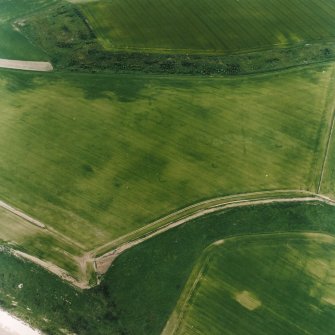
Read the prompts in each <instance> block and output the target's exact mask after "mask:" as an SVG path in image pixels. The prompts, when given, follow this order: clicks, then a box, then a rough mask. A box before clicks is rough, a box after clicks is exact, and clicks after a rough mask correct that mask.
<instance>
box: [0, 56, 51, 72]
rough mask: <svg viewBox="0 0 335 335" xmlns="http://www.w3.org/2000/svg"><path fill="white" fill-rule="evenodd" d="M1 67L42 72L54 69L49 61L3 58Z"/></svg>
mask: <svg viewBox="0 0 335 335" xmlns="http://www.w3.org/2000/svg"><path fill="white" fill-rule="evenodd" d="M0 68H4V69H15V70H25V71H41V72H50V71H52V70H53V67H52V65H51V63H49V62H32V61H22V60H12V59H3V58H0Z"/></svg>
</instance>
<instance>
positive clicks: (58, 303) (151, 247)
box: [0, 203, 335, 335]
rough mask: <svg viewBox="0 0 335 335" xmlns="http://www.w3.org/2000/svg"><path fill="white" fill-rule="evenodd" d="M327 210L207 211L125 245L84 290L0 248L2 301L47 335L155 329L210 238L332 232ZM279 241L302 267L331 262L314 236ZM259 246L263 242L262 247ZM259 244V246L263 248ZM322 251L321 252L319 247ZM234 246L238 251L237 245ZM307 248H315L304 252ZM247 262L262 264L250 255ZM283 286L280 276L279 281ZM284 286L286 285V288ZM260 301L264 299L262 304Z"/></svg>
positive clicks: (146, 334) (332, 211)
mask: <svg viewBox="0 0 335 335" xmlns="http://www.w3.org/2000/svg"><path fill="white" fill-rule="evenodd" d="M334 215H335V207H333V206H328V205H320V204H317V203H315V204H308V205H306V204H276V205H267V206H255V207H244V208H237V209H231V210H228V211H222V212H220V213H216V214H212V215H208V216H206V217H202V218H199V219H197V220H195V221H193V222H190V223H188V224H185V225H184V226H180V227H178V228H176V229H173V230H170V231H168V232H167V233H165V234H162V235H159V236H157V237H155V238H153V239H150V240H148V241H146V242H145V243H143V244H141V245H138V246H136V247H134V248H133V249H130V250H129V251H127V252H126V253H124V254H122V255H121V256H120V257H119V258H118V259H117V260H116V262H115V263H114V265H113V266H112V267H111V268H110V270H109V272H108V273H107V275H106V276H105V277H104V278H103V281H102V283H101V285H100V286H98V287H95V288H93V289H90V290H85V291H79V290H76V289H74V288H73V287H71V286H69V285H68V284H67V283H64V282H63V281H61V280H60V279H59V278H58V277H56V276H53V275H51V274H49V273H48V272H46V271H45V270H43V269H40V268H38V267H37V266H35V265H33V264H31V263H27V262H22V261H20V260H18V259H17V258H15V257H12V256H10V255H8V254H6V253H0V263H1V267H0V278H1V280H0V302H1V306H3V307H6V309H7V310H10V311H11V313H14V314H17V315H19V316H20V317H22V318H24V319H26V320H30V321H31V323H33V324H35V325H36V326H38V327H39V328H40V329H42V330H46V331H47V333H48V334H51V335H60V334H62V332H61V331H60V330H59V329H67V330H69V331H70V332H71V331H72V332H77V333H78V334H81V335H91V334H92V333H94V334H97V335H107V334H108V335H110V334H114V333H115V334H120V333H122V332H123V333H124V334H138V335H158V334H161V332H162V330H163V328H164V326H165V324H166V322H167V320H168V319H169V317H170V315H171V313H172V311H173V310H175V307H176V305H177V302H178V300H179V298H180V296H181V294H182V293H183V291H184V287H185V285H186V283H187V281H188V278H189V277H190V275H191V273H192V270H193V269H194V267H195V266H196V265H197V264H198V261H199V259H200V258H201V255H202V254H203V251H204V250H205V249H206V248H207V247H208V246H209V245H211V244H212V243H213V242H215V241H217V240H220V239H227V238H229V237H233V236H241V235H253V234H256V235H259V234H262V233H287V232H301V233H306V232H318V233H326V234H330V235H333V234H335V228H334V224H333V221H334V220H333V218H334ZM301 240H302V239H299V241H301ZM283 241H285V242H289V246H292V248H295V249H296V250H297V251H296V253H293V252H292V253H291V255H292V256H294V255H299V253H300V252H301V251H302V250H303V257H304V258H303V259H302V266H303V263H304V261H303V260H305V262H306V263H307V261H310V262H311V263H310V264H312V265H314V263H313V257H315V258H317V256H318V257H319V258H320V259H321V258H323V259H324V262H325V264H326V265H327V266H330V265H331V264H333V262H328V261H327V260H328V259H331V257H332V255H333V250H334V247H333V245H326V247H325V248H324V246H323V242H322V240H321V241H320V242H319V244H318V242H317V241H316V240H313V239H310V241H309V242H307V239H306V243H305V242H304V243H302V244H294V243H292V238H291V239H290V238H288V239H287V240H284V239H283ZM249 245H251V246H252V247H253V249H252V250H254V251H253V254H254V255H255V256H257V255H259V254H257V253H258V252H260V251H257V249H256V248H255V245H253V244H249ZM224 246H225V245H223V246H222V247H224ZM276 246H277V244H276ZM260 247H261V248H262V245H260ZM264 247H265V245H263V251H264V250H265V249H264ZM278 248H279V249H278V251H283V250H287V249H285V248H287V246H286V245H285V243H282V244H280V243H278ZM313 248H314V249H313ZM243 250H246V249H243V248H242V249H241V253H243ZM322 250H323V251H325V253H322ZM233 251H237V252H238V249H237V250H236V249H233ZM266 251H267V249H266ZM289 251H292V250H291V249H289ZM311 251H313V252H315V254H314V255H311V254H310V252H311ZM243 255H244V254H243ZM267 255H268V256H267ZM287 255H289V253H288V252H287ZM274 256H275V253H274V252H273V249H271V248H270V251H269V253H266V254H265V255H264V259H265V260H270V259H271V257H274ZM281 256H283V257H285V255H280V254H279V255H278V259H277V262H276V261H274V262H272V263H270V264H269V263H268V262H266V263H265V265H269V267H268V268H267V271H266V268H265V267H264V268H263V270H264V273H265V275H268V276H272V275H273V271H272V270H273V268H276V266H279V265H280V264H281V263H280V262H282V260H283V258H281ZM236 257H237V256H236ZM235 259H236V258H235ZM258 260H259V259H258ZM272 260H273V258H272ZM295 260H297V258H295ZM242 261H243V262H244V261H246V260H243V259H242V260H241V262H242ZM228 262H229V259H228ZM229 264H233V263H229ZM240 264H241V263H240ZM252 264H253V265H254V266H256V265H258V266H260V265H261V264H260V263H259V262H257V260H255V262H254V263H252ZM297 264H298V262H296V265H297ZM315 264H319V263H317V262H316V263H315ZM319 265H320V264H319ZM286 269H287V268H286ZM251 270H252V268H251ZM236 271H237V268H236ZM246 271H248V270H246ZM333 271H334V269H333V267H332V266H331V267H329V273H331V272H333ZM297 272H298V271H297V268H294V267H293V268H292V274H294V273H297ZM27 274H29V275H27ZM302 274H303V270H302V269H300V274H299V275H300V276H302ZM286 275H288V272H287V271H285V272H283V273H282V276H283V281H284V279H285V280H286V277H285V276H286ZM277 278H278V280H279V279H280V278H281V277H279V274H278V273H277ZM238 280H239V281H238V283H241V278H238ZM310 282H311V277H309V276H308V275H307V274H306V278H305V281H304V282H303V281H301V283H300V284H301V286H299V285H298V286H299V287H300V288H299V289H300V291H298V292H297V296H296V297H297V298H301V297H304V294H306V292H308V288H309V287H308V283H310ZM20 283H23V288H22V289H21V290H20V289H19V288H18V285H19V284H20ZM303 283H305V284H306V286H305V291H304V292H303V291H301V290H303V285H304V284H303ZM240 285H241V289H244V287H243V286H242V284H240ZM259 285H260V283H259ZM283 285H284V282H282V283H281V286H279V287H283ZM296 285H297V284H296ZM257 287H258V286H257ZM265 287H266V286H265ZM287 288H288V289H290V287H289V286H288V287H287ZM322 288H324V286H322V285H321V286H320V290H319V291H318V288H316V290H315V291H314V293H313V294H314V295H317V293H318V292H320V294H321V293H322V292H321V291H322V290H321V289H322ZM289 292H290V293H292V292H291V291H289ZM299 292H300V293H301V295H299V294H300V293H299ZM278 294H279V293H278ZM274 295H276V294H275V293H274ZM320 297H321V296H320ZM264 299H265V298H264V297H263V303H264V304H265V302H264V301H265V300H264ZM312 299H313V297H311V298H309V299H308V300H307V301H308V302H310V301H311V300H312ZM12 301H15V302H17V306H16V307H15V306H13V305H12ZM313 302H314V304H315V305H316V306H319V307H320V308H323V309H322V310H321V311H320V314H319V316H318V318H317V320H318V321H320V320H321V319H322V318H324V319H323V320H326V315H327V313H331V312H332V310H333V308H332V307H331V306H329V307H328V305H327V304H325V305H322V304H319V300H318V298H317V297H315V301H313ZM301 307H302V306H300V308H301ZM27 308H29V310H28V309H27ZM327 308H328V311H327ZM306 309H307V311H308V312H309V313H313V309H312V308H309V307H308V306H307V307H306ZM307 311H306V312H305V313H307ZM304 315H307V314H304ZM328 315H330V314H328ZM45 319H46V320H49V321H45ZM333 319H334V318H333V317H332V320H333ZM307 322H308V321H306V324H307ZM327 324H328V325H329V326H332V321H331V320H330V321H328V323H327ZM327 324H326V323H325V325H327ZM325 325H324V326H325ZM92 329H94V331H92ZM330 329H331V328H330ZM311 331H313V328H311ZM325 334H327V332H325Z"/></svg>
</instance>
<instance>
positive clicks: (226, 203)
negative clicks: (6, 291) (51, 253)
mask: <svg viewBox="0 0 335 335" xmlns="http://www.w3.org/2000/svg"><path fill="white" fill-rule="evenodd" d="M280 192H281V191H279V193H280ZM274 193H275V192H274ZM290 193H291V194H292V197H289V194H290ZM250 195H252V194H248V196H250ZM254 195H257V198H253V199H243V196H246V195H239V197H242V199H241V198H240V199H238V198H237V197H236V198H235V200H232V199H231V198H229V197H228V199H229V200H228V199H227V198H222V199H221V202H218V200H217V199H215V202H214V204H213V202H211V201H210V200H208V201H206V202H204V203H203V204H205V205H207V207H204V208H201V209H199V208H198V207H197V205H198V204H195V205H192V206H191V207H192V208H194V211H193V212H192V213H187V214H186V215H184V216H181V217H179V218H177V219H176V218H174V219H173V215H169V216H168V218H169V219H170V220H169V221H167V223H166V224H165V225H163V226H160V227H158V228H156V229H155V228H154V227H153V230H152V231H151V232H148V233H144V234H143V235H142V236H139V237H137V238H134V239H133V240H130V241H127V242H124V243H122V244H120V245H119V246H117V247H115V248H114V249H113V250H112V251H109V252H107V253H106V254H104V255H102V256H100V257H96V251H97V249H94V250H91V251H90V252H87V253H84V254H83V255H82V256H81V257H74V260H75V261H76V262H77V263H78V265H79V267H80V269H81V272H82V274H85V273H86V269H87V267H88V266H89V264H93V265H94V269H95V271H96V273H97V274H98V275H102V274H104V273H106V272H107V270H108V269H109V267H110V266H111V264H112V263H113V262H114V260H115V259H116V258H117V257H118V256H119V255H120V254H122V253H123V252H124V251H126V250H128V249H130V248H132V247H134V246H136V245H138V244H140V243H142V242H144V241H146V240H148V239H150V238H153V237H155V236H157V235H159V234H162V233H164V232H166V231H168V230H170V229H173V228H175V227H178V226H180V225H182V224H184V223H187V222H189V221H191V220H194V219H196V218H199V217H202V216H204V215H207V214H210V213H214V212H218V211H222V210H225V209H230V208H237V207H246V206H257V205H265V204H273V203H290V202H296V203H298V202H321V203H325V204H328V205H332V206H335V200H332V199H330V198H328V197H325V196H322V195H319V194H313V193H310V192H303V191H302V192H301V196H300V197H298V196H297V191H287V192H286V194H285V197H284V196H282V197H279V196H278V197H273V193H272V194H271V193H269V192H263V193H262V192H256V193H254ZM293 195H295V196H293ZM303 195H305V196H303ZM271 196H272V197H271ZM213 200H214V199H213ZM0 207H3V208H5V209H7V210H9V211H11V212H13V213H14V214H16V215H18V216H20V217H23V218H24V219H25V220H27V221H29V222H31V220H33V221H36V220H34V219H32V218H30V217H28V216H27V215H26V214H24V213H22V212H20V211H18V210H16V209H14V208H12V207H10V206H9V205H7V204H5V203H4V202H2V201H0ZM179 212H180V211H178V212H177V213H179ZM37 222H38V221H37ZM32 223H33V222H32ZM34 224H36V223H34ZM39 224H40V225H43V224H42V223H39ZM42 228H47V227H45V226H44V227H42ZM47 229H48V228H47ZM112 242H113V241H112ZM13 253H14V254H15V255H16V256H18V257H22V258H25V259H27V260H29V261H32V262H34V263H36V264H38V265H40V266H42V267H43V268H45V269H47V270H49V271H51V272H53V273H54V274H56V275H57V276H59V277H61V278H62V279H64V280H66V281H68V282H70V283H71V284H72V285H74V286H77V287H79V288H81V289H86V288H89V287H90V286H89V284H88V278H86V279H85V278H82V279H81V280H80V281H77V280H76V279H74V278H73V277H71V275H70V274H69V273H67V272H66V271H65V270H63V269H61V268H59V267H58V266H56V265H54V264H52V263H49V262H46V261H43V260H40V259H39V258H37V257H34V256H31V255H28V254H25V253H22V252H20V251H13Z"/></svg>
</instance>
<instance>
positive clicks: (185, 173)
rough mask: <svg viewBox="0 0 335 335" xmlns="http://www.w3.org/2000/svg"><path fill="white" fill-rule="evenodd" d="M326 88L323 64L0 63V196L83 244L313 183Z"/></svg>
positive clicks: (324, 127) (329, 93) (328, 77)
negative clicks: (241, 69)
mask: <svg viewBox="0 0 335 335" xmlns="http://www.w3.org/2000/svg"><path fill="white" fill-rule="evenodd" d="M334 84H335V82H334V78H333V67H332V66H317V67H311V68H310V69H303V70H300V71H288V72H286V73H284V72H283V73H278V74H273V75H263V76H255V77H250V78H239V79H231V80H225V79H213V78H199V77H194V78H187V77H176V76H173V77H149V76H146V77H141V78H140V77H137V76H121V75H120V76H116V75H115V76H107V75H106V76H104V75H95V76H91V75H84V74H81V75H78V74H73V75H71V74H65V73H59V74H46V75H40V74H30V73H20V72H10V71H1V73H0V101H1V102H0V106H1V110H2V111H3V113H1V115H0V146H1V148H2V149H1V152H0V161H1V162H2V164H1V166H0V194H1V198H2V200H4V201H6V202H8V203H10V204H12V205H14V206H16V207H18V208H20V209H21V210H23V211H25V212H27V213H29V214H31V215H32V216H34V217H36V218H37V219H39V220H41V221H42V222H44V223H46V224H48V225H50V226H52V227H54V228H56V229H57V230H59V231H61V232H63V233H65V234H66V235H67V236H68V237H70V238H72V239H74V240H76V241H79V242H81V243H82V244H83V245H84V246H85V247H86V248H91V247H93V246H97V245H100V244H101V243H103V242H106V241H109V240H111V239H114V238H116V237H118V236H121V235H123V234H125V233H128V232H130V231H133V230H134V229H136V228H139V227H141V226H143V225H145V224H147V223H149V222H150V221H151V220H153V219H155V218H157V217H160V216H163V215H165V214H167V213H169V212H173V211H175V210H176V209H178V208H181V207H184V206H186V205H188V204H191V203H194V202H197V201H200V200H202V199H206V198H213V197H216V196H222V195H227V194H236V193H243V192H252V191H260V190H276V189H304V190H310V191H315V190H316V187H317V184H318V180H319V175H320V171H321V163H322V160H323V155H324V154H323V153H324V147H325V144H326V141H327V138H328V132H329V130H328V128H329V122H330V121H329V120H330V118H331V116H332V106H333V100H334V97H333V92H334V89H333V87H334ZM190 143H191V145H190Z"/></svg>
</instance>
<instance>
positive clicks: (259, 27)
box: [79, 0, 335, 53]
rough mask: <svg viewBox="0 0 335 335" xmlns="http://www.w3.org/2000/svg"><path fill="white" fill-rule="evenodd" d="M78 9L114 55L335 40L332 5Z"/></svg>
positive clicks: (282, 0) (189, 1)
mask: <svg viewBox="0 0 335 335" xmlns="http://www.w3.org/2000/svg"><path fill="white" fill-rule="evenodd" d="M79 2H80V1H79ZM80 8H81V10H82V12H83V13H84V14H85V16H86V17H87V18H88V20H89V22H90V24H91V26H92V27H93V29H94V31H95V33H96V34H97V36H98V38H99V39H100V41H101V42H102V44H103V45H104V46H105V48H107V49H111V50H118V49H130V50H134V49H135V50H143V49H144V50H148V51H158V52H162V51H166V50H174V51H183V52H200V53H201V52H219V53H232V52H246V51H251V50H257V49H269V48H273V47H286V46H290V45H294V44H302V43H307V44H308V43H314V42H316V41H320V40H323V41H326V40H333V39H334V37H335V26H334V22H333V17H334V14H335V3H334V2H333V1H331V0H319V1H301V0H291V1H289V0H277V1H268V0H254V1H248V0H240V1H231V0H223V1H217V0H207V1H204V0H196V1H194V0H171V1H168V2H167V1H164V0H155V1H152V0H113V1H92V2H86V1H85V2H84V1H83V3H82V4H81V5H80Z"/></svg>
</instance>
